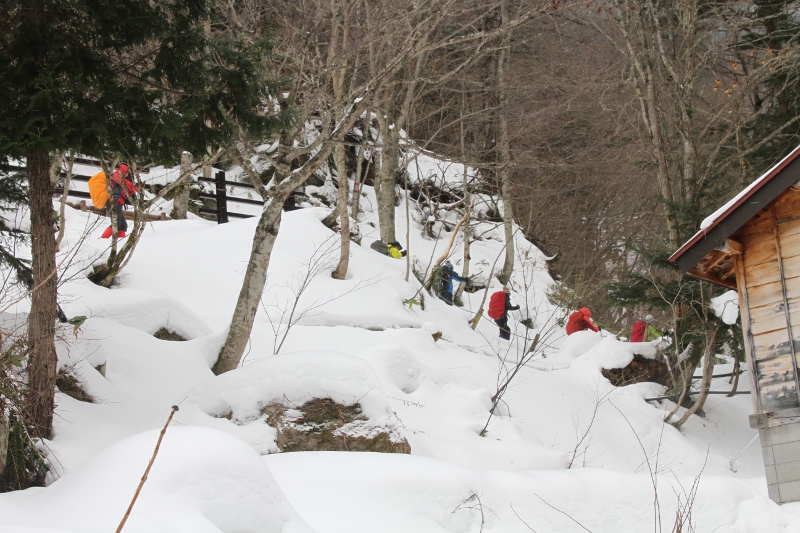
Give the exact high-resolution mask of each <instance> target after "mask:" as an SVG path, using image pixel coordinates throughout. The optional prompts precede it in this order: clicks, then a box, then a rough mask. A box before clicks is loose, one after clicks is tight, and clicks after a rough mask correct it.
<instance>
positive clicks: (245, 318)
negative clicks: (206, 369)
mask: <svg viewBox="0 0 800 533" xmlns="http://www.w3.org/2000/svg"><path fill="white" fill-rule="evenodd" d="M287 196H288V194H286V195H284V196H283V197H281V198H279V197H277V196H274V197H273V198H272V199H271V200H270V201H269V205H267V206H265V209H264V210H263V211H262V212H261V218H260V219H259V220H258V226H256V233H255V235H254V236H253V247H252V249H251V250H250V260H249V261H248V263H247V270H246V271H245V274H244V281H243V282H242V289H241V290H240V291H239V298H238V300H237V301H236V308H235V309H234V311H233V317H232V318H231V328H230V330H229V331H228V337H227V339H225V345H224V346H223V347H222V351H221V352H220V354H219V359H218V360H217V362H216V364H214V367H213V368H212V369H211V370H212V371H213V372H214V373H215V374H217V375H219V374H222V373H223V372H227V371H229V370H233V369H234V368H236V367H237V365H238V364H239V361H240V360H241V358H242V355H243V354H244V350H245V348H246V346H247V342H248V341H249V340H250V332H251V331H252V330H253V321H254V320H255V317H256V311H258V304H259V303H260V302H261V295H262V294H263V293H264V285H265V284H266V282H267V268H268V267H269V260H270V257H271V255H272V248H273V247H274V246H275V239H277V238H278V230H279V229H280V226H281V211H282V208H283V201H284V200H285V199H286V197H287Z"/></svg>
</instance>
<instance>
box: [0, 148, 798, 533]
mask: <svg viewBox="0 0 800 533" xmlns="http://www.w3.org/2000/svg"><path fill="white" fill-rule="evenodd" d="M423 163H424V161H423ZM412 170H413V167H412ZM452 174H453V176H457V175H459V173H458V172H453V173H452ZM365 194H366V196H365V197H364V198H362V206H363V207H364V208H365V210H366V212H365V214H364V216H363V217H362V219H361V220H360V228H361V231H362V233H363V234H364V239H363V241H362V246H353V247H352V259H351V263H350V270H349V273H348V277H347V279H346V280H344V281H337V280H334V279H332V278H331V277H330V275H329V273H330V271H331V269H332V265H333V264H334V263H333V262H334V261H335V260H336V259H337V258H338V246H337V239H338V234H333V233H332V232H331V231H330V230H329V229H327V228H325V227H324V226H323V225H322V224H321V223H320V222H319V220H320V219H321V218H322V217H324V215H325V214H327V213H326V211H325V210H323V209H304V210H299V211H294V212H289V213H285V214H284V219H283V223H282V226H281V231H280V235H279V238H278V241H277V243H276V247H275V250H274V253H273V255H272V263H271V265H270V270H269V281H268V287H267V290H266V291H265V294H264V298H263V306H262V309H261V310H260V311H259V313H258V315H257V317H256V321H255V328H254V331H253V336H252V339H251V342H250V345H249V348H248V350H247V353H246V356H245V358H244V361H243V365H242V367H241V368H239V369H237V370H236V371H234V372H231V373H229V374H227V375H223V376H220V377H214V375H213V374H212V373H211V371H210V367H211V365H212V364H213V362H214V360H215V357H216V354H217V353H218V351H219V348H220V346H221V345H222V343H223V342H224V339H225V334H226V329H227V327H228V321H229V319H230V316H231V313H232V310H233V306H234V304H235V301H236V298H237V296H238V292H239V288H240V283H241V280H242V276H243V272H244V270H245V266H246V261H247V258H248V254H249V251H250V240H251V237H252V234H253V232H254V229H255V220H254V219H250V220H243V221H234V222H231V223H228V224H224V225H219V226H218V225H216V224H214V223H212V222H208V221H205V220H201V219H197V218H192V219H190V220H185V221H168V222H154V223H152V224H150V225H149V226H148V228H147V229H146V231H145V234H144V236H143V238H142V241H141V243H140V244H139V247H138V248H137V250H136V252H135V254H134V256H133V259H132V260H131V262H130V264H129V265H128V266H127V267H126V269H125V270H124V271H123V273H122V274H121V275H120V276H119V284H118V286H115V287H114V288H112V289H110V290H108V289H103V288H100V287H97V286H95V285H93V284H91V283H90V282H89V281H88V280H86V279H85V278H83V277H82V276H80V275H77V273H78V272H79V271H80V269H81V268H84V267H86V266H88V265H89V264H91V262H92V261H93V260H95V258H97V257H99V256H100V255H102V253H103V251H104V247H105V246H107V241H103V240H100V239H99V235H100V233H101V232H102V229H103V227H104V226H105V222H104V221H103V222H100V223H98V221H97V217H96V216H94V215H91V214H87V213H82V212H79V211H75V210H71V209H68V211H67V222H68V234H67V237H66V239H65V242H64V243H63V244H62V250H63V252H62V253H63V255H64V257H68V256H69V257H71V256H73V255H74V256H75V259H74V260H72V261H71V264H70V266H69V267H68V273H67V275H66V276H65V278H64V279H67V280H68V281H66V282H65V284H64V285H63V286H62V287H61V289H60V291H61V300H62V302H63V303H62V305H63V307H64V308H65V310H66V313H67V315H69V316H76V315H85V316H87V317H89V318H88V319H87V320H86V322H85V323H84V324H83V326H82V327H81V328H80V329H78V330H76V331H74V332H73V331H72V328H71V327H70V328H69V329H67V330H65V331H64V335H63V337H64V339H65V342H64V343H62V345H61V346H60V353H59V356H60V365H61V366H62V367H69V368H71V369H72V371H73V372H74V373H75V374H77V375H79V376H80V377H81V378H82V380H83V381H84V382H85V385H86V389H87V391H88V392H89V393H90V394H92V395H93V396H94V397H95V398H96V399H97V401H96V403H85V402H79V401H77V400H74V399H72V398H70V397H68V396H65V395H62V394H60V393H59V394H58V395H57V402H58V408H57V416H56V422H55V430H54V438H53V440H52V441H50V442H48V443H46V444H47V447H46V454H47V458H48V460H49V461H50V463H51V465H52V475H51V478H50V479H49V480H48V481H49V485H48V486H47V487H46V488H43V489H31V490H28V491H24V492H20V493H12V494H3V495H0V517H2V518H0V531H3V532H5V531H9V532H10V531H38V532H45V531H47V532H56V531H113V530H114V529H115V528H116V525H117V523H118V522H119V519H120V518H121V517H122V515H123V514H124V512H125V509H126V507H127V505H128V503H129V501H130V497H131V496H132V495H133V492H134V490H135V489H136V485H137V484H138V481H139V477H140V476H141V473H142V472H143V471H144V469H145V467H146V466H147V462H148V460H149V458H150V455H151V454H152V450H153V447H154V445H155V442H156V440H157V438H158V432H157V431H154V430H155V429H158V428H160V427H161V426H162V425H163V424H164V422H165V420H166V419H167V416H168V414H169V411H170V407H171V406H172V405H173V404H177V405H179V406H180V411H179V412H178V413H177V414H176V416H175V419H174V422H173V425H172V426H170V429H169V430H168V431H167V433H166V436H165V438H164V443H163V445H162V449H161V452H160V453H159V456H158V458H157V459H156V461H155V464H154V466H153V469H152V472H151V474H150V478H149V480H148V481H147V483H146V484H145V486H144V489H143V491H142V495H141V496H140V499H139V501H138V502H137V504H136V506H135V507H134V509H133V512H132V514H131V518H130V520H129V522H128V524H127V525H126V529H125V531H160V532H177V531H186V532H189V531H191V532H197V531H208V532H215V531H224V532H226V533H234V532H256V531H264V532H278V531H284V532H287V533H290V532H293V531H311V530H312V529H313V530H315V531H318V532H320V533H327V532H339V531H342V532H345V531H346V532H374V531H381V532H394V531H397V532H401V531H402V532H409V531H426V532H427V531H430V532H439V531H450V532H478V531H497V532H505V531H510V532H514V531H520V532H521V531H530V530H531V529H532V530H535V531H539V532H542V531H546V532H555V531H583V530H584V529H585V530H589V531H593V532H602V531H609V532H610V531H614V532H625V531H631V532H638V531H659V529H657V527H656V526H654V501H655V495H656V494H657V495H658V506H659V509H660V512H661V520H662V527H663V529H665V530H671V529H672V524H673V522H674V518H675V513H676V511H677V510H679V509H680V506H681V505H685V504H686V501H687V499H689V498H690V497H691V496H692V495H694V494H695V493H694V492H692V488H693V486H694V484H695V482H696V481H697V480H698V479H699V489H697V491H696V497H694V498H693V510H692V517H693V520H694V522H695V524H696V530H697V531H709V532H710V531H716V532H719V533H725V532H727V533H734V532H736V533H745V532H753V533H755V532H767V531H769V532H771V531H775V532H790V531H800V505H798V504H790V505H785V506H783V507H778V506H777V505H775V504H773V503H772V502H771V501H769V500H768V499H767V497H766V482H765V479H764V473H763V466H762V464H761V457H760V451H759V446H758V443H756V444H754V445H753V446H751V447H750V448H749V449H748V450H747V451H746V452H745V453H744V454H743V455H742V456H741V458H739V459H738V461H737V464H736V466H737V471H736V472H733V471H732V470H731V469H730V465H729V461H730V459H731V458H732V457H733V456H734V455H736V454H737V453H738V452H739V451H740V450H741V449H742V448H743V447H744V446H745V445H746V444H747V443H748V442H749V441H750V440H751V438H752V437H753V436H754V435H755V432H754V431H753V430H751V429H750V428H749V427H748V425H747V414H748V413H749V412H750V400H749V398H747V397H746V396H737V397H734V398H727V397H725V396H722V395H720V396H713V397H711V398H710V399H709V401H708V403H707V404H706V408H705V410H706V417H705V418H699V417H693V418H692V419H691V420H690V421H689V422H688V423H687V424H686V425H685V426H684V427H683V428H682V430H681V431H678V430H676V429H675V428H673V427H671V426H669V425H664V424H663V423H662V419H663V416H664V409H665V408H667V406H665V405H663V404H662V405H660V404H650V403H647V402H645V401H644V398H646V397H652V396H657V395H659V394H661V393H662V392H663V388H662V387H660V386H658V385H654V384H638V385H633V386H628V387H624V388H614V387H612V386H611V385H610V384H609V383H608V381H607V380H606V379H605V378H604V377H603V376H602V374H601V372H600V369H601V367H603V366H605V367H614V366H624V365H626V364H627V363H628V362H629V361H630V360H631V359H632V357H633V354H634V353H643V351H644V352H647V351H648V350H649V349H651V348H650V347H648V346H647V345H644V344H638V345H634V344H630V343H626V342H621V341H618V340H616V339H615V338H614V337H611V336H601V335H598V334H594V333H591V332H582V333H578V334H575V335H572V336H570V337H569V338H567V337H565V336H564V335H563V332H562V330H561V329H557V331H556V333H555V334H551V335H548V336H547V338H546V342H545V344H546V346H545V351H544V354H543V355H544V356H546V357H543V356H542V357H537V358H536V359H535V360H534V361H533V362H532V363H531V364H530V365H528V366H527V367H525V368H523V369H522V370H521V371H520V373H519V374H518V375H517V377H516V378H515V380H514V382H513V385H512V387H511V389H510V391H509V392H508V393H507V394H506V395H505V396H504V401H503V402H502V403H501V405H500V406H499V409H498V410H499V414H498V415H497V416H495V417H494V418H492V420H491V422H490V423H489V425H488V428H487V431H486V433H485V435H484V436H481V434H480V433H481V430H482V429H483V427H484V425H485V424H486V421H487V419H488V418H489V408H490V405H491V402H490V397H491V396H492V394H493V393H494V392H495V390H496V388H497V383H498V375H499V372H500V369H501V359H505V360H507V361H514V360H516V358H517V357H519V355H520V354H521V353H522V352H523V351H524V350H525V349H527V347H528V346H529V344H530V342H531V339H532V336H533V332H532V331H531V330H528V329H527V328H525V327H524V326H523V325H521V324H520V320H521V319H523V318H531V319H532V320H534V322H535V323H536V324H537V327H539V328H541V329H543V330H548V323H552V321H553V320H554V318H555V317H556V316H557V315H559V313H560V310H558V309H555V308H553V307H552V305H551V304H550V303H549V302H548V301H547V298H546V292H547V289H548V287H549V286H550V284H551V283H552V280H551V279H550V277H549V276H548V274H547V271H546V267H545V258H544V257H543V256H542V254H541V253H540V252H539V251H538V250H537V249H536V248H535V247H533V246H532V245H531V244H530V243H528V242H526V241H525V240H524V239H522V238H521V237H518V238H517V246H518V249H519V254H518V255H519V261H518V269H517V271H516V272H515V275H514V279H513V280H512V284H511V285H512V288H513V290H514V294H513V295H512V300H513V301H514V302H516V303H521V304H522V309H521V311H520V312H518V313H514V316H513V317H512V321H511V322H512V331H513V332H514V334H515V335H514V336H513V337H512V341H511V342H510V343H509V342H506V341H501V340H499V339H498V338H497V327H496V326H495V325H494V324H493V323H491V322H490V321H489V320H486V319H485V320H481V322H480V324H479V326H478V328H477V330H476V331H473V330H472V329H471V328H470V327H469V325H468V323H467V320H469V319H470V318H472V316H473V313H474V312H475V311H476V310H477V309H478V307H479V306H480V303H481V299H482V298H483V292H482V291H480V292H477V293H474V294H465V295H464V308H457V307H450V306H448V305H446V304H445V303H444V302H442V301H439V300H437V299H435V298H432V297H430V296H427V295H426V298H425V308H424V310H423V309H421V308H420V306H418V305H412V306H411V307H409V305H408V304H405V303H404V300H406V301H407V300H409V299H412V298H415V297H416V298H417V299H419V288H420V285H419V282H418V281H417V280H416V278H415V277H414V275H413V274H411V275H410V276H409V280H408V281H406V279H405V277H406V262H405V260H396V259H391V258H388V257H385V256H382V255H379V254H377V253H376V252H374V251H372V250H370V249H369V244H370V243H371V242H372V240H374V239H377V238H378V230H377V217H376V215H375V213H373V211H372V207H373V206H374V205H375V198H374V193H373V191H372V189H371V188H370V187H365ZM412 211H413V208H412ZM396 215H397V228H398V231H397V234H398V237H401V236H404V235H405V231H406V230H405V227H406V211H405V205H404V204H401V205H400V206H399V207H398V208H397V212H396ZM87 228H88V229H89V231H90V234H89V236H88V238H87V239H85V240H83V241H81V236H82V235H83V233H84V232H85V231H86V230H87ZM440 229H441V230H442V231H441V238H440V239H438V240H434V239H430V238H424V237H422V236H421V232H420V227H419V225H418V224H417V223H416V222H413V221H412V222H411V225H410V235H411V239H410V242H409V243H408V246H407V247H408V249H409V253H410V254H411V256H412V257H413V259H414V263H415V267H416V268H417V269H419V270H421V271H423V272H424V270H425V269H426V268H427V267H428V265H429V264H430V263H431V262H432V261H433V260H435V258H436V257H438V256H439V255H440V254H441V253H442V251H443V249H444V247H445V246H446V242H447V240H448V239H449V237H450V234H449V233H448V232H447V229H442V228H441V225H438V226H437V227H436V228H435V231H436V232H437V233H438V232H439V230H440ZM476 233H477V234H480V235H482V237H483V240H481V241H478V242H476V243H474V244H473V247H472V250H471V257H472V263H471V273H478V275H479V278H481V279H484V280H489V279H491V276H490V275H489V274H490V269H491V266H492V264H493V263H494V262H495V259H496V258H497V257H498V255H499V254H500V253H501V251H502V249H503V238H502V235H503V232H502V227H500V226H499V225H497V224H494V223H491V222H482V223H481V224H480V225H479V227H478V228H476ZM400 240H401V241H405V238H402V237H401V238H400ZM76 246H79V249H77V250H76V248H75V247H76ZM462 255H463V254H462V251H461V243H460V241H459V239H456V246H455V248H454V250H453V254H452V260H453V262H454V263H455V264H456V268H457V269H460V261H459V260H458V258H460V257H462ZM314 265H317V266H319V268H316V267H315V266H314ZM320 265H321V266H320ZM309 272H311V282H310V284H309V286H308V288H307V289H306V290H305V291H304V292H303V293H302V294H300V296H299V300H298V305H297V309H298V310H299V311H300V313H299V314H298V313H295V315H294V316H293V318H292V322H294V323H293V324H292V326H291V328H288V329H287V321H288V313H287V311H288V310H289V309H290V308H291V306H292V304H293V302H294V300H295V297H296V296H297V292H298V291H297V289H296V287H298V286H300V284H302V283H301V282H302V279H303V278H305V277H306V276H307V275H309ZM71 274H76V275H71ZM492 283H495V284H496V281H492ZM498 289H499V286H497V285H492V287H491V289H490V292H491V291H493V290H498ZM17 311H18V312H24V311H25V309H24V308H23V307H20V308H19V309H17ZM295 321H296V322H295ZM548 321H550V322H548ZM161 327H167V328H169V329H172V330H175V331H177V332H179V333H181V334H182V335H183V336H185V337H187V338H189V339H190V340H188V341H186V342H169V341H162V340H159V339H156V338H154V337H153V336H152V334H153V333H154V332H155V331H156V330H158V329H159V328H161ZM436 331H441V332H442V338H441V339H440V340H438V341H434V339H433V337H432V335H431V333H432V332H436ZM554 331H555V330H554ZM278 346H280V355H278V356H275V355H274V354H275V351H276V349H277V348H278ZM722 368H724V367H722ZM100 370H102V371H103V372H104V375H103V374H101V373H100ZM721 371H722V370H721ZM743 381H746V380H743ZM745 385H746V383H745ZM727 386H728V385H727V383H726V381H725V380H724V379H720V380H718V382H716V381H715V384H714V387H715V388H720V389H725V387H727ZM741 386H742V385H740V388H741ZM282 395H285V397H286V398H287V399H288V400H290V401H293V402H302V401H305V400H304V399H305V398H311V397H322V396H330V397H332V398H334V399H338V400H340V401H347V400H350V401H361V402H362V405H363V407H364V410H365V412H368V414H369V415H370V420H371V421H376V422H375V423H376V424H385V425H386V427H391V429H392V431H397V432H400V433H402V434H403V436H404V437H405V438H406V439H407V440H408V442H409V443H410V445H411V450H412V452H411V455H402V454H375V453H357V452H295V453H282V454H267V453H268V452H274V451H275V450H276V447H275V445H274V439H275V431H274V430H273V429H272V428H271V427H269V426H267V425H266V423H265V420H264V418H265V417H264V415H262V414H261V413H260V411H259V408H260V406H262V405H263V404H264V402H268V401H271V400H272V399H275V398H276V397H280V396H282ZM223 413H229V416H227V417H225V416H221V415H222V414H223ZM259 454H267V455H259ZM568 466H571V468H567V467H568ZM701 473H702V475H701ZM697 476H700V477H699V478H697ZM654 484H655V485H656V486H657V489H654ZM582 528H583V529H582Z"/></svg>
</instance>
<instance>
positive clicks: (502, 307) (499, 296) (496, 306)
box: [486, 291, 506, 320]
mask: <svg viewBox="0 0 800 533" xmlns="http://www.w3.org/2000/svg"><path fill="white" fill-rule="evenodd" d="M505 312H506V293H504V292H503V291H497V292H495V293H493V294H492V297H491V298H489V310H488V311H486V314H487V315H489V318H493V319H494V320H497V319H498V318H500V317H501V316H503V313H505Z"/></svg>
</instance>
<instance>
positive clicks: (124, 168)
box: [119, 163, 128, 175]
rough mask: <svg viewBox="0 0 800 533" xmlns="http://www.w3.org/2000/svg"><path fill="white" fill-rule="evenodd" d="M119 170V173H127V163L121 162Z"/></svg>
mask: <svg viewBox="0 0 800 533" xmlns="http://www.w3.org/2000/svg"><path fill="white" fill-rule="evenodd" d="M119 171H120V173H121V174H123V175H125V174H127V173H128V165H126V164H125V163H122V164H121V165H120V166H119Z"/></svg>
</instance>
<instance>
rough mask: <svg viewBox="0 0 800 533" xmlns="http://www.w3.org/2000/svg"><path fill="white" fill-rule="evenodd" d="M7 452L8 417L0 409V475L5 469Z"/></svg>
mask: <svg viewBox="0 0 800 533" xmlns="http://www.w3.org/2000/svg"><path fill="white" fill-rule="evenodd" d="M7 454H8V419H7V418H6V415H5V413H4V412H3V411H2V410H0V476H2V475H3V471H5V469H6V455H7Z"/></svg>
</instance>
